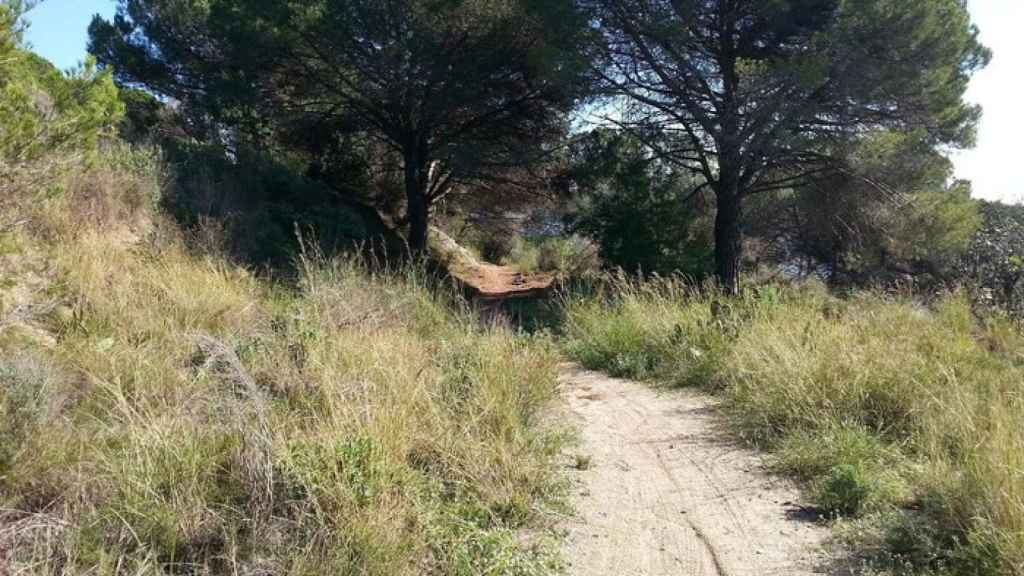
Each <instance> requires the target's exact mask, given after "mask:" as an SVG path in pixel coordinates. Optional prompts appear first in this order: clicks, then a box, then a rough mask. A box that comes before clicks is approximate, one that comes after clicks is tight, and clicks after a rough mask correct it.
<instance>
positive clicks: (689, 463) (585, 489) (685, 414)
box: [561, 366, 827, 576]
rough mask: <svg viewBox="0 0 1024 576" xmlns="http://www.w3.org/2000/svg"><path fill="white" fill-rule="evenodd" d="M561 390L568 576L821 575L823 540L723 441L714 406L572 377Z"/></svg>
mask: <svg viewBox="0 0 1024 576" xmlns="http://www.w3.org/2000/svg"><path fill="white" fill-rule="evenodd" d="M561 384H562V389H563V394H564V396H565V397H566V399H567V402H568V404H569V408H570V410H571V412H572V413H573V415H574V416H575V417H577V418H578V419H579V422H578V424H579V428H580V440H581V445H580V446H578V447H577V448H576V450H578V451H579V453H580V454H581V455H583V456H581V457H579V459H578V464H580V465H579V466H578V467H579V468H581V470H580V471H579V472H573V474H575V475H577V485H576V486H575V487H574V489H575V494H576V497H575V502H574V504H575V507H576V510H577V512H578V515H577V517H576V518H574V519H572V520H571V521H570V522H569V525H568V526H567V530H568V532H569V538H568V544H567V550H566V558H567V560H568V561H569V562H570V567H569V573H570V574H573V575H579V576H584V575H586V576H604V575H608V576H641V575H643V576H656V575H661V574H672V575H677V576H698V575H701V576H703V575H707V576H741V575H743V576H746V575H749V576H771V575H787V576H799V575H805V574H815V573H819V572H816V567H817V566H818V565H820V564H821V558H820V557H819V555H818V553H817V552H815V549H816V547H817V545H819V544H820V543H822V542H823V541H824V539H825V537H826V536H827V530H826V529H824V528H822V527H820V526H818V525H815V524H814V523H812V522H810V521H808V520H807V519H806V518H803V519H801V518H800V508H799V507H798V506H796V505H794V504H792V503H793V502H796V501H797V499H798V494H797V492H796V490H795V489H794V487H793V486H792V485H790V484H789V483H788V482H785V481H783V480H781V479H778V478H774V477H771V476H769V475H767V474H766V473H765V472H764V470H763V464H762V463H761V461H760V459H759V457H758V456H757V454H755V453H753V452H751V451H749V450H746V449H743V448H741V447H738V446H736V445H735V444H732V443H730V442H728V441H726V440H724V439H723V436H722V434H721V433H720V432H719V431H718V430H717V423H718V418H717V417H716V403H715V400H714V399H713V398H710V397H708V396H706V395H703V394H700V393H696V392H689V391H682V392H659V391H657V390H654V389H652V388H650V387H649V386H646V385H643V384H639V383H636V382H630V381H625V380H617V379H613V378H609V377H607V376H604V375H602V374H597V373H593V372H587V371H584V370H581V369H579V368H577V367H574V366H566V367H565V368H564V369H563V374H562V377H561ZM588 458H589V462H588V461H587V459H588Z"/></svg>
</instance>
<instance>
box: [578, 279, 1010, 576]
mask: <svg viewBox="0 0 1024 576" xmlns="http://www.w3.org/2000/svg"><path fill="white" fill-rule="evenodd" d="M564 313H565V317H566V334H567V341H568V343H567V347H568V350H569V352H570V353H571V354H572V355H573V356H574V357H576V358H577V359H579V360H580V361H581V362H582V363H584V364H585V365H587V366H588V367H591V368H597V369H602V370H607V371H609V372H611V373H613V374H616V375H622V376H630V377H636V378H648V379H655V380H657V381H662V382H667V383H670V384H676V385H702V386H708V387H709V388H711V389H712V390H715V391H717V392H719V393H720V394H722V395H723V397H724V398H725V400H726V407H727V411H728V413H729V415H730V418H731V420H732V422H733V423H734V425H735V429H736V431H737V433H738V434H739V435H740V436H741V437H743V438H745V439H746V440H748V441H750V442H751V443H754V444H757V445H759V446H762V447H764V448H767V449H769V450H771V451H772V452H773V454H774V462H775V466H776V467H777V469H778V470H780V471H783V472H786V473H790V474H793V475H795V476H796V477H798V478H800V479H801V480H803V481H804V482H805V483H806V485H807V487H808V494H809V497H810V498H811V499H812V500H813V501H814V503H815V504H816V505H817V506H818V507H819V508H820V509H821V511H822V513H823V514H824V515H825V516H827V517H830V518H837V517H847V518H850V517H853V518H857V517H859V518H862V520H860V521H859V522H862V523H864V522H866V523H868V524H870V525H871V526H873V528H872V529H871V530H865V531H864V532H865V533H872V534H880V535H879V536H877V537H876V538H875V540H876V544H877V546H875V545H873V544H871V545H869V544H868V543H867V542H866V540H865V541H862V542H861V543H860V544H861V546H862V547H863V549H864V550H868V549H874V550H875V552H877V554H874V557H875V559H876V560H877V559H880V558H885V562H881V563H880V565H883V564H884V566H886V567H888V569H891V570H892V571H896V572H901V573H902V572H906V573H929V572H935V573H939V572H942V571H945V573H952V574H1024V552H1022V551H1024V427H1022V426H1021V422H1024V356H1022V354H1024V336H1022V334H1021V332H1020V329H1019V327H1016V326H1014V325H1013V324H1012V323H1010V322H1009V321H1007V320H1002V319H998V318H994V319H989V320H984V321H981V320H978V319H977V318H975V317H974V316H973V314H972V312H971V309H970V306H969V304H968V302H967V301H966V300H965V299H963V298H961V297H960V296H958V295H951V296H948V297H946V298H945V299H942V300H941V301H939V302H937V303H936V304H934V305H932V306H928V307H925V306H923V305H920V304H917V303H915V302H913V301H911V300H908V299H903V298H896V297H888V296H884V295H881V294H874V293H863V294H857V295H853V296H850V297H847V298H843V299H840V298H837V297H835V296H832V295H830V294H828V293H827V292H826V291H825V290H823V289H821V288H816V287H813V286H812V287H804V288H798V289H788V290H778V289H771V288H762V289H759V290H754V291H750V292H748V293H747V294H745V295H743V296H741V297H739V298H735V299H723V298H721V297H720V296H718V295H717V294H716V293H715V292H714V290H711V289H707V290H696V289H687V288H686V287H685V286H684V285H683V284H681V283H679V282H676V281H670V280H655V281H652V282H646V283H630V282H625V281H616V282H614V283H613V284H612V289H611V290H610V291H605V292H598V293H597V295H596V296H591V297H585V298H567V299H566V302H565V305H564ZM911 534H918V535H920V537H919V538H916V539H915V538H910V537H909V536H908V535H911Z"/></svg>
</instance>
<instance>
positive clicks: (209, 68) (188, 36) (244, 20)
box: [90, 0, 586, 250]
mask: <svg viewBox="0 0 1024 576" xmlns="http://www.w3.org/2000/svg"><path fill="white" fill-rule="evenodd" d="M585 29H586V27H585V26H583V25H582V21H581V20H580V19H579V18H578V17H577V14H576V11H575V9H574V6H573V5H572V3H571V2H568V1H565V2H540V1H534V0H445V1H421V0H401V1H397V2H378V1H375V0H318V1H314V2H308V1H301V2H300V1H297V0H270V1H256V0H213V1H211V2H178V1H170V0H123V2H122V4H121V6H120V8H119V10H118V14H117V16H116V17H115V19H114V21H113V22H105V21H103V20H102V19H96V20H95V21H94V22H93V24H92V26H91V27H90V35H91V50H92V52H93V53H95V54H96V55H97V57H98V58H99V60H100V62H101V63H103V64H104V65H107V66H111V67H112V68H113V69H114V70H116V71H117V74H118V78H119V79H120V80H121V81H122V82H123V83H126V84H131V85H137V86H145V87H147V88H149V89H151V90H153V91H154V92H157V93H159V94H162V95H164V96H167V97H169V98H174V99H175V100H177V101H179V102H181V103H182V106H183V107H184V108H185V109H187V110H188V111H189V112H190V117H191V125H192V126H193V127H194V128H196V129H206V130H209V129H210V127H211V126H212V127H213V130H215V131H216V130H218V128H217V127H218V126H229V127H231V128H232V129H233V130H234V131H235V133H234V134H233V137H235V138H247V139H249V141H251V142H256V143H257V144H259V145H264V146H269V145H277V146H281V147H283V148H285V149H288V150H292V151H300V152H302V153H303V154H305V155H306V156H307V158H309V159H310V162H311V164H315V165H317V166H318V168H320V170H321V172H327V173H329V172H330V171H331V170H332V169H334V168H335V166H333V164H335V163H336V162H337V159H338V157H339V156H340V155H344V154H346V153H347V152H348V150H349V148H350V146H351V141H350V140H348V139H347V138H349V137H352V136H353V135H357V136H358V137H360V138H364V139H365V141H366V142H368V143H369V145H371V146H373V145H376V146H378V148H376V150H377V151H378V152H377V153H376V155H377V156H379V157H383V158H385V159H386V158H387V157H393V158H397V159H400V162H395V163H394V164H400V170H401V172H400V173H401V177H400V178H399V179H400V180H401V181H402V183H403V189H404V192H405V202H406V210H405V218H406V219H407V220H408V222H409V237H408V239H409V242H410V245H411V246H412V248H413V249H416V250H419V249H422V248H423V247H424V246H425V242H426V233H427V219H428V215H429V212H430V208H431V206H432V205H433V203H434V202H436V201H437V200H438V199H440V198H442V197H444V196H445V195H446V194H448V193H450V192H451V191H452V190H454V189H456V188H457V187H459V186H469V185H473V184H478V183H480V182H485V181H490V180H494V179H499V180H501V179H509V178H510V177H511V176H510V175H511V171H512V170H514V169H517V168H521V167H523V166H529V165H533V164H535V163H536V162H537V161H538V160H540V159H542V158H543V157H544V156H545V155H546V154H548V153H550V149H551V146H550V142H552V141H553V140H555V139H557V138H558V137H560V136H561V135H563V134H564V132H565V130H566V127H567V117H568V114H569V112H570V111H571V110H572V107H573V105H574V104H575V102H576V99H577V97H578V96H579V93H580V92H579V88H580V87H581V80H582V77H583V76H582V74H581V72H582V71H583V67H582V66H581V65H580V62H581V59H580V54H578V53H576V52H574V51H572V50H569V49H568V47H569V46H571V44H572V42H573V39H574V38H575V37H577V36H578V35H579V34H581V33H583V32H585ZM377 159H379V158H370V161H374V160H377Z"/></svg>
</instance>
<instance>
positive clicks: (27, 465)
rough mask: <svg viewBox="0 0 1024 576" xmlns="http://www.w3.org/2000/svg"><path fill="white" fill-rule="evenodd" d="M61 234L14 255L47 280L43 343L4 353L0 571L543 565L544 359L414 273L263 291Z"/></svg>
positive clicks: (223, 265)
mask: <svg viewBox="0 0 1024 576" xmlns="http://www.w3.org/2000/svg"><path fill="white" fill-rule="evenodd" d="M93 193H96V194H98V192H97V191H93ZM90 205H92V204H90ZM73 206H74V203H73V202H72V203H70V204H69V203H62V204H61V206H60V207H59V210H69V209H73ZM52 209H53V210H58V207H56V206H54V207H52ZM56 214H57V213H54V217H53V218H49V219H48V220H47V223H48V224H47V226H46V228H45V230H44V232H45V234H42V235H41V236H40V235H37V236H30V235H29V234H28V233H27V232H26V233H25V235H24V238H23V239H22V240H23V242H26V243H29V242H31V243H35V244H36V249H37V250H38V251H40V252H42V253H44V254H45V256H46V258H47V259H48V260H50V261H51V262H52V263H53V264H52V266H53V282H52V284H51V285H50V287H49V288H48V289H47V290H46V293H45V294H39V295H38V297H39V298H40V299H44V298H45V300H46V301H47V302H50V303H51V304H52V305H47V306H45V307H42V308H39V309H38V311H39V314H38V317H37V318H35V319H34V322H35V323H36V324H39V325H42V326H43V327H45V328H46V329H47V330H48V332H50V333H51V334H53V335H54V336H55V343H51V344H49V345H44V344H37V343H32V342H27V341H25V340H24V339H23V338H21V337H20V336H16V335H14V334H12V333H9V332H8V331H0V415H2V416H3V417H2V418H0V566H5V567H8V568H10V570H11V571H12V572H13V573H21V572H30V573H54V574H58V573H62V574H74V573H97V574H108V573H138V574H185V573H187V574H202V573H210V574H221V573H223V574H228V573H231V574H239V573H242V574H255V573H259V574H380V575H393V574H466V575H471V574H472V575H476V574H540V573H547V572H548V571H549V570H551V569H553V568H555V567H556V565H557V557H556V554H555V553H554V552H553V548H552V547H551V546H550V545H549V543H548V542H547V540H546V539H545V538H543V537H539V538H536V539H532V540H530V541H526V540H524V539H523V537H522V530H521V529H522V528H524V527H535V526H536V525H537V524H538V520H539V519H540V518H541V517H542V516H543V511H544V510H545V509H546V508H547V507H549V506H552V505H556V504H557V503H558V499H559V497H560V487H559V483H558V481H557V478H556V477H555V474H554V470H555V466H554V465H553V459H554V458H555V456H556V454H557V452H558V449H559V442H560V433H559V431H558V430H554V429H552V428H551V427H549V426H546V425H545V424H544V423H543V422H542V421H541V420H542V417H541V414H542V410H543V408H544V407H545V405H546V404H547V403H548V401H549V400H551V399H552V398H553V397H554V395H555V394H556V389H555V375H556V366H557V359H558V354H557V351H556V350H555V347H554V346H553V345H552V343H551V342H550V340H548V339H546V338H543V337H536V338H533V337H526V336H519V335H516V334H513V333H511V332H509V331H507V330H504V329H502V328H497V327H494V328H482V327H480V326H479V323H478V322H477V321H476V319H475V318H474V317H473V316H472V314H471V313H470V312H469V311H468V310H466V309H464V308H462V307H460V306H459V305H458V304H457V303H456V302H455V301H454V299H452V298H450V297H449V296H448V295H447V294H446V293H445V291H444V290H441V289H438V288H436V287H435V286H434V284H433V282H432V281H431V280H429V279H428V278H426V277H424V276H423V275H422V274H421V273H420V272H419V271H418V270H417V269H416V268H412V267H411V268H408V269H404V270H396V271H392V272H388V273H377V274H374V273H371V272H370V271H368V270H367V269H365V268H364V267H363V266H361V265H360V264H359V263H358V262H355V261H352V260H346V259H335V260H329V259H325V258H309V259H305V260H303V261H302V265H301V267H300V268H301V272H300V274H299V276H300V279H299V281H298V282H297V284H295V285H288V286H281V285H274V284H270V283H268V282H265V281H262V280H260V279H258V278H255V277H254V276H253V275H251V274H250V273H248V272H247V271H246V270H244V269H242V268H239V267H236V266H234V265H231V264H229V263H227V262H226V261H225V260H224V259H222V258H219V257H218V256H216V255H209V254H196V253H194V252H193V251H191V250H189V249H187V248H186V247H185V246H184V244H183V243H182V242H181V241H180V240H176V239H175V237H174V236H175V235H174V234H173V233H166V232H165V233H158V232H159V231H158V232H155V233H153V234H151V236H152V237H153V238H155V239H156V240H153V241H145V240H143V241H141V242H135V241H133V240H131V239H128V240H126V239H125V237H124V235H122V234H115V233H112V231H111V230H109V229H102V228H100V229H99V230H97V229H96V227H95V226H85V225H81V226H77V225H76V226H75V227H74V228H73V229H72V228H70V227H69V226H65V224H63V223H66V222H72V221H73V222H76V223H77V224H81V223H82V219H81V218H76V217H75V216H74V215H73V214H72V215H71V217H70V218H62V217H57V216H56ZM158 228H160V227H158ZM13 281H15V282H16V281H17V279H14V280H13ZM0 571H2V570H0Z"/></svg>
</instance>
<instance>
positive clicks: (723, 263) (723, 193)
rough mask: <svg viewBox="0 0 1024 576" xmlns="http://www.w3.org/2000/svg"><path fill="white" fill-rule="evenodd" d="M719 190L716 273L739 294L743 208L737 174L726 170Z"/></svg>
mask: <svg viewBox="0 0 1024 576" xmlns="http://www.w3.org/2000/svg"><path fill="white" fill-rule="evenodd" d="M715 192H716V204H717V213H716V215H715V276H716V277H717V279H718V282H719V284H720V285H721V286H722V289H723V290H725V292H726V293H727V294H730V295H736V294H739V290H740V259H741V258H742V256H743V227H742V219H743V208H742V204H741V202H740V200H741V197H740V193H739V189H738V187H737V185H736V179H735V177H733V176H732V175H731V174H725V173H722V177H721V179H720V181H719V184H718V186H717V187H716V190H715Z"/></svg>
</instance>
